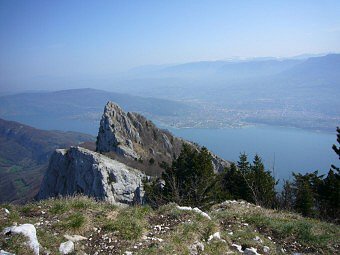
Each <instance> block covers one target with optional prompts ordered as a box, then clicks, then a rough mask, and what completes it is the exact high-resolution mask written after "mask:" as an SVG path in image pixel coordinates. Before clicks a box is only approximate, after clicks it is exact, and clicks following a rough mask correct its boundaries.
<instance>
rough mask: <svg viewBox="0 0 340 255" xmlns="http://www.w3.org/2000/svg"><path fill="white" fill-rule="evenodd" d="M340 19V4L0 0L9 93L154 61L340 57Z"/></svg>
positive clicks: (1, 69)
mask: <svg viewBox="0 0 340 255" xmlns="http://www.w3.org/2000/svg"><path fill="white" fill-rule="evenodd" d="M339 13H340V1H339V0H334V1H331V0H323V1H319V0H299V1H296V0H282V1H279V0H277V1H272V0H270V1H266V0H262V1H256V0H244V1H239V0H234V1H227V0H223V1H214V0H207V1H204V0H202V1H199V0H192V1H189V0H171V1H160V0H155V1H147V0H145V1H129V0H122V1H118V0H117V1H114V0H111V1H105V0H101V1H94V0H93V1H87V0H81V1H76V0H65V1H63V0H58V1H50V0H42V1H38V0H37V1H30V0H25V1H22V0H0V91H6V90H11V89H44V88H46V89H50V86H51V85H49V84H48V82H46V85H42V84H43V83H42V82H41V81H46V80H48V79H54V80H55V81H58V80H60V81H63V82H65V81H67V80H70V81H71V80H72V79H73V78H75V77H77V78H78V79H79V78H80V77H83V78H84V79H86V78H87V77H92V78H101V77H106V76H110V75H112V74H114V73H117V72H122V71H125V70H128V69H130V68H133V67H136V66H143V65H150V64H153V65H159V64H168V63H185V62H192V61H201V60H223V59H229V58H233V57H249V58H250V57H267V56H272V57H289V56H294V55H300V54H306V53H308V54H317V53H329V52H340V15H339ZM36 84H39V85H36ZM53 84H57V82H56V83H53ZM54 86H55V85H54Z"/></svg>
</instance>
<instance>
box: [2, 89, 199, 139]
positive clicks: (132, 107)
mask: <svg viewBox="0 0 340 255" xmlns="http://www.w3.org/2000/svg"><path fill="white" fill-rule="evenodd" d="M110 100H111V101H114V102H116V103H118V104H120V105H122V107H124V109H126V110H127V111H132V112H138V113H142V114H143V115H146V116H148V117H150V116H168V117H176V116H181V115H185V114H187V113H188V112H193V111H195V108H194V107H192V106H190V105H188V104H186V103H182V102H176V101H170V100H166V99H157V98H148V97H139V96H131V95H127V94H120V93H113V92H107V91H103V90H96V89H73V90H62V91H55V92H30V93H21V94H15V95H7V96H2V97H0V117H1V118H5V119H8V120H15V121H19V122H22V123H25V124H28V125H32V126H34V127H37V128H42V129H50V130H51V129H58V130H64V131H70V130H73V131H78V132H84V133H88V134H93V135H96V134H97V131H98V130H97V129H98V125H99V120H100V116H101V113H102V111H103V105H105V104H106V103H107V102H108V101H110Z"/></svg>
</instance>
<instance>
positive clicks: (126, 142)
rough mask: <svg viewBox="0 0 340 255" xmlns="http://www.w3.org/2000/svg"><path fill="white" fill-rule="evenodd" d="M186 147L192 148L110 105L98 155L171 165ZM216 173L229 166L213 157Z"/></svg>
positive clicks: (111, 103)
mask: <svg viewBox="0 0 340 255" xmlns="http://www.w3.org/2000/svg"><path fill="white" fill-rule="evenodd" d="M183 143H189V144H191V145H192V146H193V147H195V148H198V146H197V145H195V144H192V143H190V142H188V141H185V140H183V139H180V138H177V137H175V136H173V135H172V134H171V133H170V132H168V131H167V130H162V129H159V128H157V127H156V126H155V125H154V124H153V123H152V122H151V121H150V120H148V119H146V118H145V117H144V116H142V115H140V114H137V113H130V112H128V113H126V112H124V111H123V110H122V109H121V108H120V107H119V106H118V105H116V104H114V103H113V102H108V103H107V104H106V106H105V109H104V113H103V116H102V119H101V121H100V127H99V132H98V136H97V146H96V151H97V152H100V153H108V152H114V153H117V154H118V155H120V156H123V157H125V158H128V159H132V160H137V159H138V160H144V161H145V160H146V161H149V160H150V159H153V161H155V162H157V163H161V162H162V161H164V162H167V163H171V162H172V160H173V159H174V158H175V157H177V156H178V155H179V153H180V151H181V149H182V145H183ZM212 157H213V165H214V168H215V171H216V172H220V171H223V169H224V167H226V166H228V165H229V162H227V161H225V160H223V159H221V158H219V157H218V156H216V155H214V154H212Z"/></svg>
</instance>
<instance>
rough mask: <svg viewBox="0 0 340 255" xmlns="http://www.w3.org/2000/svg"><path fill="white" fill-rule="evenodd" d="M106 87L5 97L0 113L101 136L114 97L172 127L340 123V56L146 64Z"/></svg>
mask: <svg viewBox="0 0 340 255" xmlns="http://www.w3.org/2000/svg"><path fill="white" fill-rule="evenodd" d="M105 84H107V83H105ZM103 86H104V84H101V83H100V81H98V87H103ZM106 89H107V91H103V90H95V89H72V90H63V91H55V92H30V93H21V94H15V95H5V96H0V118H1V117H2V118H5V119H9V120H15V121H19V122H22V123H25V124H28V125H32V126H34V127H37V128H42V129H58V130H65V131H66V130H73V131H78V132H84V133H89V134H93V135H96V133H97V126H98V123H99V118H100V114H101V112H102V110H103V109H102V105H105V103H106V102H107V101H113V102H116V103H117V104H119V105H121V106H122V107H123V108H124V109H126V110H127V111H132V112H138V113H141V114H143V115H145V116H146V117H148V118H150V119H151V120H153V121H154V122H156V123H161V124H164V125H165V126H176V127H199V128H221V127H222V128H223V127H230V126H232V127H234V126H237V127H238V126H242V125H247V124H269V125H280V126H289V127H298V128H304V129H312V130H322V131H332V132H333V131H334V130H335V127H336V126H337V125H339V123H340V100H339V97H340V54H330V55H326V56H317V57H309V58H308V57H307V58H306V57H301V58H292V59H275V58H260V59H253V60H238V61H201V62H193V63H186V64H179V65H166V66H148V67H141V68H135V69H133V70H131V71H130V72H127V73H125V74H124V75H121V76H120V77H116V78H115V79H112V80H111V81H110V86H107V87H106ZM108 91H115V92H108ZM71 120H72V121H71Z"/></svg>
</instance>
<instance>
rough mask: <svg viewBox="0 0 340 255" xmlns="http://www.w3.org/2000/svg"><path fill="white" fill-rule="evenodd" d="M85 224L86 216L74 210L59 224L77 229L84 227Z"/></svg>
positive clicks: (66, 227)
mask: <svg viewBox="0 0 340 255" xmlns="http://www.w3.org/2000/svg"><path fill="white" fill-rule="evenodd" d="M85 224H86V217H85V216H84V215H83V214H82V213H80V212H76V213H73V214H71V215H70V216H68V217H67V218H66V219H65V220H63V221H62V222H61V224H60V225H61V226H62V227H63V228H65V229H72V230H79V229H81V228H82V227H84V225H85Z"/></svg>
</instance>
